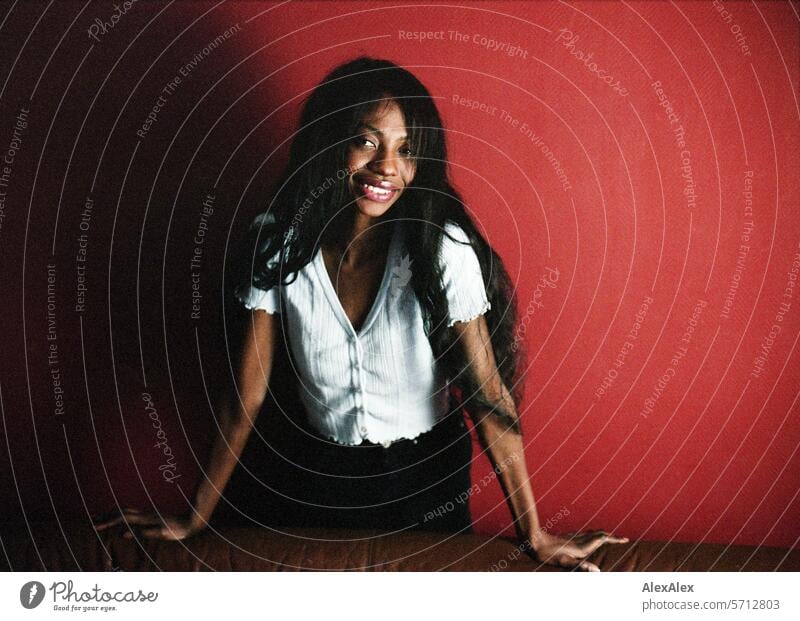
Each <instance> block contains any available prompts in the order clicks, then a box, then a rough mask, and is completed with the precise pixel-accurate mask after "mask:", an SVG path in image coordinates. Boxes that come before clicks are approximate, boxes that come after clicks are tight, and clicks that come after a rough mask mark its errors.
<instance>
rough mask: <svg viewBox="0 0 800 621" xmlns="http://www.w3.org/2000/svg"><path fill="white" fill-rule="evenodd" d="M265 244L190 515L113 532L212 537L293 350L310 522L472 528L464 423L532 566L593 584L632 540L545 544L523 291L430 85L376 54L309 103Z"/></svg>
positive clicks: (252, 262) (269, 213)
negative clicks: (525, 361) (279, 357)
mask: <svg viewBox="0 0 800 621" xmlns="http://www.w3.org/2000/svg"><path fill="white" fill-rule="evenodd" d="M251 235H252V237H251V238H250V239H249V241H248V243H247V244H246V246H247V252H248V255H247V258H248V260H247V266H248V270H247V272H248V273H247V277H246V280H245V281H244V283H243V285H242V286H241V287H240V288H239V289H238V290H237V297H238V298H239V299H240V300H241V302H242V303H243V304H244V305H245V306H246V307H247V308H248V309H250V311H251V314H252V316H251V318H250V319H251V320H250V322H249V328H248V330H247V334H246V336H245V339H244V345H243V348H242V353H241V359H240V363H239V366H238V377H237V378H236V379H237V384H238V385H237V390H238V395H234V396H231V398H230V400H229V401H227V402H226V403H224V404H223V407H222V434H221V435H220V437H218V438H217V440H216V442H215V444H214V448H213V450H212V455H211V460H210V464H209V466H208V469H207V472H206V478H205V479H204V480H203V481H202V482H201V484H200V485H199V488H198V490H197V492H196V498H195V503H194V506H193V510H192V511H191V512H190V514H189V515H187V516H183V517H180V518H178V517H169V516H167V517H165V516H162V515H156V514H151V513H143V512H139V511H126V512H123V515H122V516H121V517H119V518H117V519H116V520H111V521H108V522H105V523H103V524H101V525H100V526H98V528H107V527H108V526H111V525H114V524H118V523H120V522H122V521H125V522H126V523H128V524H134V525H139V526H140V527H141V534H142V535H143V536H146V537H160V538H166V539H183V538H186V537H188V536H190V535H192V534H194V533H196V532H198V531H199V530H201V529H203V528H204V527H206V525H207V523H208V522H209V520H210V518H211V515H212V513H213V512H214V509H215V507H216V506H217V503H218V501H219V498H220V495H221V493H222V490H223V489H224V488H225V486H226V484H227V483H228V481H229V478H230V476H231V473H232V471H233V470H234V468H235V466H236V463H237V460H238V459H239V456H240V455H241V452H242V450H243V448H244V446H245V442H246V440H247V438H248V436H249V434H250V431H251V429H252V425H253V421H254V420H255V418H256V416H257V414H258V412H259V410H260V409H261V407H262V404H263V401H264V399H265V397H266V395H267V390H268V384H269V379H270V375H271V370H272V365H273V358H274V353H275V343H276V341H277V340H278V339H279V337H280V336H281V333H283V334H284V335H285V337H286V339H287V341H288V343H289V347H290V349H291V360H292V364H293V365H294V372H295V374H296V376H297V380H298V383H299V390H300V396H301V399H302V403H303V405H304V408H305V410H306V414H307V421H306V422H307V427H306V428H307V429H308V430H309V434H310V435H311V436H313V438H314V441H316V442H318V446H317V448H318V450H317V451H315V455H316V463H315V464H314V466H315V467H314V468H310V469H307V470H308V472H309V474H308V475H307V476H306V477H304V478H303V479H302V483H298V490H297V491H298V494H299V495H300V494H301V493H302V495H303V498H304V499H305V500H304V502H303V504H304V507H306V509H305V510H304V511H305V513H304V515H305V517H306V519H305V523H306V524H317V525H320V526H325V525H335V526H343V527H375V528H381V529H392V530H402V529H408V528H422V529H431V530H434V529H439V530H448V531H452V532H468V531H470V530H471V523H470V517H469V511H468V503H467V502H466V499H467V498H468V497H469V495H470V488H471V483H470V476H469V465H470V461H471V458H472V450H471V441H470V436H469V432H468V430H467V427H466V425H465V423H464V420H463V416H462V413H461V412H462V406H463V408H464V409H466V410H467V412H468V413H469V415H470V417H471V419H472V421H473V422H474V425H475V429H476V432H477V434H478V438H479V440H480V442H481V445H482V446H483V447H484V449H485V450H486V452H487V453H488V456H489V458H490V460H491V461H492V463H493V465H494V466H495V472H496V473H497V478H498V479H499V481H500V483H501V485H502V488H503V490H504V493H505V495H506V498H507V502H508V505H509V508H510V510H511V513H512V516H513V518H514V524H515V527H516V531H517V534H518V536H519V539H520V541H521V543H522V544H523V547H524V549H526V551H527V552H528V553H529V554H530V555H531V556H533V557H534V558H536V559H538V560H540V561H542V562H547V563H552V564H555V565H560V566H563V567H576V568H580V569H583V570H590V571H596V570H597V567H596V566H595V565H594V564H592V563H590V562H588V561H586V560H585V558H586V557H587V556H588V555H589V554H591V553H592V552H594V551H595V550H596V549H597V548H598V547H599V546H601V545H602V544H604V543H620V542H625V541H627V539H626V538H619V537H614V536H612V535H610V534H608V533H606V532H603V531H597V532H592V533H583V534H579V535H576V536H574V537H571V538H562V537H559V536H556V535H553V534H551V533H548V532H546V531H545V530H543V529H541V528H540V525H539V520H538V517H537V512H536V505H535V503H534V497H533V492H532V490H531V486H530V482H529V476H528V472H527V469H526V464H525V457H524V454H523V445H522V441H521V433H522V430H521V427H520V424H519V419H518V414H517V404H518V403H519V393H520V390H519V388H520V382H519V381H518V380H519V378H518V377H517V371H518V366H519V360H518V357H519V353H518V351H519V348H518V347H517V346H515V343H514V326H515V316H516V314H515V307H514V300H513V287H512V283H511V282H510V280H509V277H508V275H507V273H506V271H505V269H504V267H503V263H502V261H501V260H500V258H499V257H498V256H497V254H496V253H495V252H494V251H493V250H492V248H491V247H490V246H489V244H488V243H487V242H486V240H485V239H484V238H483V236H482V235H481V233H480V232H479V231H478V229H477V228H476V227H475V225H474V223H473V222H472V219H471V218H470V216H469V214H468V213H467V210H466V209H465V207H464V204H463V203H462V201H461V199H460V197H459V195H458V193H457V192H456V191H455V190H454V188H453V187H452V186H451V185H450V182H449V180H448V173H447V152H446V149H445V136H444V130H443V128H442V122H441V119H440V116H439V113H438V111H437V109H436V106H435V103H434V100H433V99H432V98H431V96H430V94H429V92H428V91H427V89H426V88H425V87H424V86H423V85H422V84H421V83H420V82H419V80H417V78H416V77H414V76H413V75H412V74H411V73H409V72H408V71H406V70H404V69H402V68H400V67H398V66H397V65H394V64H392V63H390V62H387V61H382V60H375V59H371V58H366V57H362V58H358V59H356V60H354V61H351V62H349V63H347V64H344V65H342V66H340V67H338V68H336V69H335V70H334V71H333V72H331V73H330V74H329V75H328V76H327V77H326V78H325V79H324V80H323V81H322V82H321V83H320V85H319V86H318V87H317V88H316V89H315V90H314V92H313V93H312V94H311V96H310V97H309V99H308V101H307V103H306V104H305V106H304V109H303V113H302V117H301V122H300V127H299V130H298V132H297V135H296V136H295V138H294V141H293V143H292V147H291V152H290V156H289V163H288V166H287V169H286V173H285V174H284V176H283V178H282V180H281V182H280V184H279V186H278V189H277V192H276V194H275V197H274V199H273V201H272V202H271V204H270V205H269V207H268V208H267V210H266V211H265V212H264V214H262V215H261V216H260V217H259V218H257V219H256V222H255V223H254V225H253V227H252V229H251ZM300 488H302V489H300Z"/></svg>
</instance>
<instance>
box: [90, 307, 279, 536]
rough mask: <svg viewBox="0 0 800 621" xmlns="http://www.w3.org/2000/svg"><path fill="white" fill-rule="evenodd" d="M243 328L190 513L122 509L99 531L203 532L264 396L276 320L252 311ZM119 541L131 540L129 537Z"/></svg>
mask: <svg viewBox="0 0 800 621" xmlns="http://www.w3.org/2000/svg"><path fill="white" fill-rule="evenodd" d="M247 323H248V328H247V329H246V330H245V334H244V339H243V342H242V345H241V348H240V349H241V356H240V358H239V363H238V368H237V369H236V373H235V376H236V377H235V379H236V389H235V390H234V391H233V394H231V391H230V390H228V391H223V397H222V399H221V403H220V404H219V421H220V433H219V434H217V435H216V437H215V438H214V442H213V444H212V447H211V454H210V457H209V462H208V467H207V468H206V471H205V472H204V473H203V475H204V476H203V477H202V478H201V480H200V483H199V484H198V486H197V490H196V492H195V498H194V503H193V506H192V508H191V510H190V512H189V513H188V514H187V515H184V516H180V517H174V516H168V515H162V514H159V513H153V512H143V511H139V510H137V509H124V510H123V511H122V513H121V514H120V515H118V516H117V517H115V518H113V519H110V520H105V521H99V522H96V523H95V528H96V529H97V530H105V529H106V528H110V527H112V526H116V525H118V524H123V523H125V524H128V525H137V526H140V527H141V531H140V532H141V535H142V536H143V537H154V538H159V539H185V538H186V537H189V536H191V535H193V534H195V533H197V532H199V531H200V530H202V529H203V528H205V527H206V525H207V524H208V521H209V520H210V519H211V514H212V513H213V512H214V509H215V507H216V506H217V503H218V502H219V499H220V495H221V494H222V491H223V490H224V489H225V486H226V485H227V483H228V480H229V479H230V477H231V474H233V470H234V469H235V468H236V464H237V463H238V462H239V457H240V456H241V454H242V451H243V450H244V447H245V444H246V443H247V439H248V437H249V436H250V432H251V431H252V428H253V423H254V422H255V419H256V416H258V413H259V411H260V410H261V406H262V404H263V403H264V399H265V397H266V396H267V388H268V386H269V377H270V374H271V371H272V363H273V360H274V354H275V343H276V341H277V337H278V327H279V323H280V317H279V316H278V315H276V314H270V313H267V312H265V311H263V310H253V311H251V317H250V321H248V322H247ZM123 536H125V537H130V536H131V533H129V532H128V533H125V534H124V535H123Z"/></svg>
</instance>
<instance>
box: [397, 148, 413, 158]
mask: <svg viewBox="0 0 800 621" xmlns="http://www.w3.org/2000/svg"><path fill="white" fill-rule="evenodd" d="M400 153H401V154H403V155H405V156H406V157H411V156H412V155H413V154H414V152H413V151H412V150H411V147H402V148H401V149H400Z"/></svg>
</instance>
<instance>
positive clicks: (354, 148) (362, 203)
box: [347, 101, 416, 218]
mask: <svg viewBox="0 0 800 621" xmlns="http://www.w3.org/2000/svg"><path fill="white" fill-rule="evenodd" d="M413 155H414V154H412V153H411V150H410V144H409V141H408V136H407V133H406V122H405V117H404V116H403V112H402V110H401V109H400V106H398V105H397V103H396V102H394V101H390V102H389V103H388V104H387V105H381V106H378V107H377V108H376V109H375V110H374V111H373V112H371V113H370V114H368V115H367V116H366V117H365V118H364V119H363V120H362V122H361V127H360V128H359V129H358V130H357V132H356V136H355V137H354V139H353V140H351V141H350V144H349V145H348V147H347V165H348V167H349V170H350V171H351V173H350V177H349V183H350V190H351V192H352V194H353V198H354V199H355V205H356V209H358V210H359V211H360V212H361V213H363V214H364V215H366V216H370V217H371V218H378V217H380V216H382V215H383V214H385V213H386V212H387V211H388V210H389V208H390V207H391V206H392V205H393V204H394V203H395V202H396V201H397V199H398V198H400V195H401V194H402V193H403V190H405V188H406V187H407V186H409V185H410V184H411V182H412V181H413V179H414V173H415V171H416V164H415V162H414V158H413Z"/></svg>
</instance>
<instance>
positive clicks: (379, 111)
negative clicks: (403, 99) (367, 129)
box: [361, 99, 406, 135]
mask: <svg viewBox="0 0 800 621" xmlns="http://www.w3.org/2000/svg"><path fill="white" fill-rule="evenodd" d="M361 123H362V124H363V125H365V126H372V127H373V128H375V129H377V130H380V133H385V134H403V135H404V134H405V133H406V119H405V115H404V114H403V110H402V108H401V107H400V105H399V104H398V103H397V102H396V101H394V100H393V99H386V100H382V101H381V102H379V103H378V104H376V105H375V106H373V107H372V109H370V110H368V111H367V112H366V114H364V117H363V118H362V119H361Z"/></svg>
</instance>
